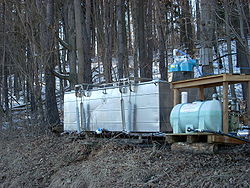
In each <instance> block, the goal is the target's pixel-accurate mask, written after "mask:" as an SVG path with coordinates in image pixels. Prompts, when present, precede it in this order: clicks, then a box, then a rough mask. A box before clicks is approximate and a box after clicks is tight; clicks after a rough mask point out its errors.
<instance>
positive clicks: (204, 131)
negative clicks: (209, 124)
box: [187, 127, 250, 144]
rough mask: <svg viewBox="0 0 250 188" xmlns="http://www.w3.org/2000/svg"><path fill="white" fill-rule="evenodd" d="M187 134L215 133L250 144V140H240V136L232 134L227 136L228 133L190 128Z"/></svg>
mask: <svg viewBox="0 0 250 188" xmlns="http://www.w3.org/2000/svg"><path fill="white" fill-rule="evenodd" d="M187 132H200V133H213V134H218V135H221V136H228V137H231V138H235V139H238V140H241V141H244V142H246V143H248V144H250V140H248V139H244V138H240V137H238V136H234V135H231V134H226V133H223V132H220V131H211V130H203V129H192V128H191V127H188V128H187Z"/></svg>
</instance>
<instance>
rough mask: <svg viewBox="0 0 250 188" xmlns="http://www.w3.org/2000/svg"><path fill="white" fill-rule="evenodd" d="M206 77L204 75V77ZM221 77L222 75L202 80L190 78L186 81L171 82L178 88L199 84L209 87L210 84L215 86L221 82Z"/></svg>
mask: <svg viewBox="0 0 250 188" xmlns="http://www.w3.org/2000/svg"><path fill="white" fill-rule="evenodd" d="M204 78H206V77H204ZM222 81H223V78H222V77H216V78H206V79H202V80H194V79H190V80H187V81H186V82H181V83H172V85H173V88H176V89H180V88H192V87H198V86H200V85H203V86H204V87H211V86H217V85H220V83H222Z"/></svg>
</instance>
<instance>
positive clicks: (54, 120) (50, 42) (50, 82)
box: [45, 0, 60, 126]
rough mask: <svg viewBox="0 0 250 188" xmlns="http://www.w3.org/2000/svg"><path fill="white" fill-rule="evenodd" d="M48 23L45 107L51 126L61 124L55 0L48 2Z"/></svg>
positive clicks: (48, 0)
mask: <svg viewBox="0 0 250 188" xmlns="http://www.w3.org/2000/svg"><path fill="white" fill-rule="evenodd" d="M46 23H47V25H48V30H47V36H46V37H47V38H46V50H47V52H48V53H49V55H48V61H47V64H46V66H45V97H46V100H45V106H46V119H47V121H48V123H49V124H50V126H53V125H55V124H58V123H59V122H60V119H59V113H58V107H57V101H56V94H55V89H56V88H55V76H54V74H53V71H54V66H55V63H54V52H53V50H54V48H55V44H54V41H55V40H54V33H53V30H52V28H53V27H54V0H47V7H46Z"/></svg>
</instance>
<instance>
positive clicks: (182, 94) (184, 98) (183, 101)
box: [181, 92, 188, 104]
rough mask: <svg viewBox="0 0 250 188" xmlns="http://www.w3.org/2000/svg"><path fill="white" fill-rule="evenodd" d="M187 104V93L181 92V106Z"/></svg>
mask: <svg viewBox="0 0 250 188" xmlns="http://www.w3.org/2000/svg"><path fill="white" fill-rule="evenodd" d="M187 102H188V92H181V104H184V103H187Z"/></svg>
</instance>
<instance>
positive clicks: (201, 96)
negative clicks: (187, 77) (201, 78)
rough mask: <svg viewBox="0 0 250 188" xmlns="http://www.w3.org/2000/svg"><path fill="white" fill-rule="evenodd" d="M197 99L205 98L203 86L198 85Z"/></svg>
mask: <svg viewBox="0 0 250 188" xmlns="http://www.w3.org/2000/svg"><path fill="white" fill-rule="evenodd" d="M199 99H200V100H203V101H204V100H205V92H204V87H202V86H201V87H199Z"/></svg>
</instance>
